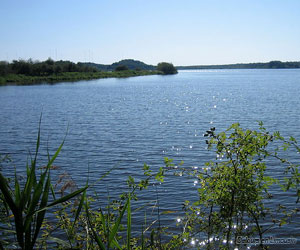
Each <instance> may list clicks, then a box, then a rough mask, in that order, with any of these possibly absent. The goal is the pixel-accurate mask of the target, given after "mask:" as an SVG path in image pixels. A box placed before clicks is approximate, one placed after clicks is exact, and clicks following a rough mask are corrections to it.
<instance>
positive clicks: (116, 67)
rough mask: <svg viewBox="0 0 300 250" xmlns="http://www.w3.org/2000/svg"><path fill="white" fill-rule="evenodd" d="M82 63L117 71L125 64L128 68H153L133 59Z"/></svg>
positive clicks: (102, 69) (103, 69) (153, 68)
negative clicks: (109, 62)
mask: <svg viewBox="0 0 300 250" xmlns="http://www.w3.org/2000/svg"><path fill="white" fill-rule="evenodd" d="M82 64H84V65H87V66H92V67H95V68H97V69H99V70H101V71H119V70H120V69H121V70H122V67H123V66H126V67H127V69H129V70H155V66H153V65H149V64H146V63H144V62H141V61H138V60H133V59H125V60H121V61H119V62H115V63H113V64H98V63H91V62H85V63H82ZM120 66H121V67H120Z"/></svg>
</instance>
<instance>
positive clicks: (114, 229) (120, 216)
mask: <svg viewBox="0 0 300 250" xmlns="http://www.w3.org/2000/svg"><path fill="white" fill-rule="evenodd" d="M128 203H129V199H127V202H126V204H125V206H124V207H123V209H122V211H121V213H120V215H119V217H118V219H117V221H116V223H115V225H114V227H113V228H112V230H111V232H110V234H109V239H108V242H109V245H110V243H111V242H112V240H113V239H114V238H115V236H116V234H117V232H118V229H119V226H120V223H121V220H122V218H123V216H124V213H125V210H126V209H127V206H128Z"/></svg>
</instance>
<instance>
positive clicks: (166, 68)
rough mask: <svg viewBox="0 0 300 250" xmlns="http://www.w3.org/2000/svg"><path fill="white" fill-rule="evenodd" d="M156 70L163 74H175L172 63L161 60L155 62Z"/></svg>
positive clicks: (175, 70)
mask: <svg viewBox="0 0 300 250" xmlns="http://www.w3.org/2000/svg"><path fill="white" fill-rule="evenodd" d="M157 70H158V71H161V72H163V74H164V75H172V74H177V69H176V68H175V67H174V65H173V64H172V63H166V62H161V63H159V64H157Z"/></svg>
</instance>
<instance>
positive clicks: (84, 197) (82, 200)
mask: <svg viewBox="0 0 300 250" xmlns="http://www.w3.org/2000/svg"><path fill="white" fill-rule="evenodd" d="M85 199H86V190H85V191H84V192H83V194H82V195H81V199H80V203H79V206H78V208H77V210H76V214H75V219H74V221H73V224H72V230H73V229H74V226H75V223H76V221H77V219H78V217H79V214H80V212H81V209H82V206H83V202H84V200H85Z"/></svg>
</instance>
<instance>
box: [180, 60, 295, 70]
mask: <svg viewBox="0 0 300 250" xmlns="http://www.w3.org/2000/svg"><path fill="white" fill-rule="evenodd" d="M176 68H177V69H179V70H180V69H181V70H183V69H294V68H300V62H281V61H270V62H267V63H237V64H225V65H193V66H176Z"/></svg>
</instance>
